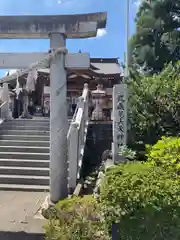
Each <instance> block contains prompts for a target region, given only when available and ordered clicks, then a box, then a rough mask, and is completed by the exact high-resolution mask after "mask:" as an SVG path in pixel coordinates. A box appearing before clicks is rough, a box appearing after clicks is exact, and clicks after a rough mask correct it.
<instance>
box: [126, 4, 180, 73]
mask: <svg viewBox="0 0 180 240" xmlns="http://www.w3.org/2000/svg"><path fill="white" fill-rule="evenodd" d="M179 12H180V0H176V3H175V2H174V1H172V0H161V1H157V0H151V1H145V0H143V1H142V3H141V5H140V8H139V9H138V11H137V15H136V32H135V34H134V35H133V36H132V39H131V40H130V42H129V45H130V51H129V59H130V64H131V66H132V65H133V62H135V63H136V64H137V65H138V66H139V67H140V68H143V69H144V70H146V71H150V72H151V73H157V72H160V71H161V70H162V69H163V67H164V65H165V64H166V63H169V62H176V61H177V60H179V59H180V47H179V46H180V32H179V27H180V21H179Z"/></svg>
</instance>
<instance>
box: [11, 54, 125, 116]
mask: <svg viewBox="0 0 180 240" xmlns="http://www.w3.org/2000/svg"><path fill="white" fill-rule="evenodd" d="M37 72H38V78H37V81H36V85H35V91H34V92H32V94H30V95H29V101H30V105H31V106H33V109H34V110H32V111H31V114H32V115H37V114H40V115H41V113H42V115H43V116H49V113H50V70H49V69H37ZM11 73H14V70H10V71H9V72H8V74H9V75H11ZM121 73H122V70H121V67H120V64H119V62H118V58H90V68H89V69H88V70H71V71H69V70H68V71H67V104H68V115H70V116H72V115H73V112H74V110H75V108H76V104H77V101H78V97H79V96H80V95H81V93H82V89H83V87H84V84H85V83H87V84H88V86H89V89H90V91H94V90H96V89H97V86H98V85H100V86H101V88H102V89H103V91H104V92H105V101H104V104H103V105H104V106H103V111H104V112H105V115H106V116H107V118H111V111H112V90H113V86H114V85H115V84H119V83H120V82H121V81H122V75H121ZM26 79H27V75H23V76H21V77H19V82H24V81H25V80H26ZM15 87H16V79H15V80H14V82H13V83H12V82H11V84H9V90H10V92H11V94H10V99H11V106H12V109H11V110H12V116H13V117H15V118H17V117H19V116H20V115H21V112H22V107H21V105H22V99H19V100H18V99H16V96H15V94H13V92H14V90H13V89H15Z"/></svg>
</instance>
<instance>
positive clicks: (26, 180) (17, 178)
mask: <svg viewBox="0 0 180 240" xmlns="http://www.w3.org/2000/svg"><path fill="white" fill-rule="evenodd" d="M0 184H22V185H40V186H41V185H43V186H48V185H49V176H34V175H32V176H31V175H8V174H0Z"/></svg>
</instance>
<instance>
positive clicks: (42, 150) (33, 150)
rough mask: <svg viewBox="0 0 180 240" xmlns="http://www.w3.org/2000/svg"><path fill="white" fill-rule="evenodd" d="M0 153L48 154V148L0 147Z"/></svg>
mask: <svg viewBox="0 0 180 240" xmlns="http://www.w3.org/2000/svg"><path fill="white" fill-rule="evenodd" d="M1 152H6V154H7V152H17V153H49V147H40V146H33V147H32V146H20V145H18V146H11V145H9V146H0V153H1Z"/></svg>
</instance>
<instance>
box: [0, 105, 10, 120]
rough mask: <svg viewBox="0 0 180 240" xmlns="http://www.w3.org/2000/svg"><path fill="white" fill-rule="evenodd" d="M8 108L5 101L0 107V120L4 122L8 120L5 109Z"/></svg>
mask: <svg viewBox="0 0 180 240" xmlns="http://www.w3.org/2000/svg"><path fill="white" fill-rule="evenodd" d="M8 108H9V104H8V102H7V101H5V102H3V103H2V104H1V105H0V119H1V120H5V119H8V117H9V116H8V115H7V109H8Z"/></svg>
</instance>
